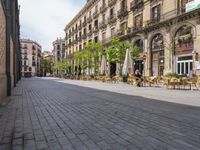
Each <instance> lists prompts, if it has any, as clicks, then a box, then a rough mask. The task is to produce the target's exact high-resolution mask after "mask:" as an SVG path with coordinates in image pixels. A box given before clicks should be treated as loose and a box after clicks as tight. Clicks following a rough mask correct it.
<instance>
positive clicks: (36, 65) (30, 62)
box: [21, 39, 42, 77]
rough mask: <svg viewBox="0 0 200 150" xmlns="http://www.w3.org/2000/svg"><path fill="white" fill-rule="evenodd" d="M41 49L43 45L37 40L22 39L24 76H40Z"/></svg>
mask: <svg viewBox="0 0 200 150" xmlns="http://www.w3.org/2000/svg"><path fill="white" fill-rule="evenodd" d="M41 51H42V47H41V45H40V44H38V43H37V42H35V41H32V40H27V39H22V40H21V58H22V69H21V73H22V76H23V77H27V76H40V74H41Z"/></svg>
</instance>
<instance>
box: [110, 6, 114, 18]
mask: <svg viewBox="0 0 200 150" xmlns="http://www.w3.org/2000/svg"><path fill="white" fill-rule="evenodd" d="M113 15H114V8H111V9H110V16H111V17H112V16H113Z"/></svg>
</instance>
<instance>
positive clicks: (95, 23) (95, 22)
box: [94, 20, 98, 28]
mask: <svg viewBox="0 0 200 150" xmlns="http://www.w3.org/2000/svg"><path fill="white" fill-rule="evenodd" d="M94 26H95V27H97V28H98V20H95V21H94Z"/></svg>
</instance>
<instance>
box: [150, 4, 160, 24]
mask: <svg viewBox="0 0 200 150" xmlns="http://www.w3.org/2000/svg"><path fill="white" fill-rule="evenodd" d="M151 14H152V19H153V20H157V21H159V20H160V5H157V6H155V7H153V8H152V9H151Z"/></svg>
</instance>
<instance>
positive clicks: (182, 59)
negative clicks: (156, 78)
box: [176, 56, 193, 75]
mask: <svg viewBox="0 0 200 150" xmlns="http://www.w3.org/2000/svg"><path fill="white" fill-rule="evenodd" d="M176 64H177V66H176V72H177V73H178V74H179V75H187V74H189V72H190V71H191V70H192V68H193V60H192V56H179V57H177V63H176Z"/></svg>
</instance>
